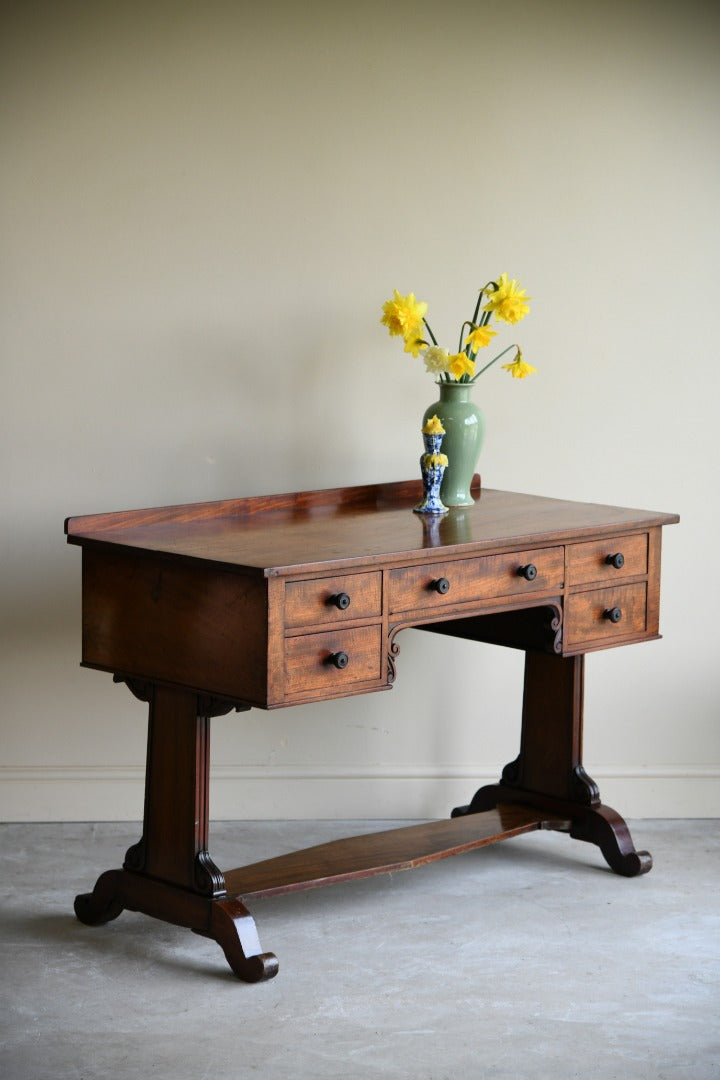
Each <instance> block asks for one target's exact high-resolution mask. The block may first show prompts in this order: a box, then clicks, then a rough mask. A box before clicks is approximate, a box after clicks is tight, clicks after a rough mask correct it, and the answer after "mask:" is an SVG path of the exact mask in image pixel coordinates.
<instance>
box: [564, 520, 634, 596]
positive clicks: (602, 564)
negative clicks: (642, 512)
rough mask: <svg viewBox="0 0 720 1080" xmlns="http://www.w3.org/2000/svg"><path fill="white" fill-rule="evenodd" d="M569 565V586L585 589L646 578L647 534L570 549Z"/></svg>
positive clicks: (571, 546) (609, 539)
mask: <svg viewBox="0 0 720 1080" xmlns="http://www.w3.org/2000/svg"><path fill="white" fill-rule="evenodd" d="M618 556H621V558H618ZM613 560H614V561H613ZM617 563H621V565H619V566H618V565H616V564H617ZM567 565H568V571H567V572H568V585H585V584H589V583H590V582H592V581H598V582H605V581H607V582H608V584H609V583H610V582H612V581H619V580H620V579H621V578H628V577H636V576H639V575H640V574H646V573H647V565H648V538H647V533H641V534H640V535H635V536H611V537H609V538H608V539H607V540H592V541H591V542H590V543H588V544H571V545H569V546H568V549H567Z"/></svg>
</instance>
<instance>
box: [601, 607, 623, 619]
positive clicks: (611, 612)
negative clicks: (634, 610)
mask: <svg viewBox="0 0 720 1080" xmlns="http://www.w3.org/2000/svg"><path fill="white" fill-rule="evenodd" d="M603 619H608V620H609V622H613V623H618V622H620V620H621V619H622V611H621V610H620V608H619V607H611V608H606V609H605V611H603Z"/></svg>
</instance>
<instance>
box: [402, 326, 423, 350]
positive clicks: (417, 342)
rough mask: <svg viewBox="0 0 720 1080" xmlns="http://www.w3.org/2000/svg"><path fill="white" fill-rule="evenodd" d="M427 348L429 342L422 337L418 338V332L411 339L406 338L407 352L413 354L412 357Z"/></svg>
mask: <svg viewBox="0 0 720 1080" xmlns="http://www.w3.org/2000/svg"><path fill="white" fill-rule="evenodd" d="M426 346H427V341H423V339H422V338H421V337H418V335H417V330H416V331H415V333H414V334H413V335H412V336H411V337H406V338H405V352H406V353H411V354H412V356H417V354H418V353H419V352H420V351H421V350H422V349H424V348H426Z"/></svg>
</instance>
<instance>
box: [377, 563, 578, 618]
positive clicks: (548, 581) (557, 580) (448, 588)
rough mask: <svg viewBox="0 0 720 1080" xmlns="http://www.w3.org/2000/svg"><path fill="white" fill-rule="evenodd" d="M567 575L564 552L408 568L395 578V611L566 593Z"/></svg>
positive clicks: (392, 586) (392, 596)
mask: <svg viewBox="0 0 720 1080" xmlns="http://www.w3.org/2000/svg"><path fill="white" fill-rule="evenodd" d="M523 569H524V570H525V572H526V574H527V577H524V576H523V574H522V571H523ZM564 573H565V556H564V548H562V547H553V548H541V549H540V550H534V551H513V552H510V554H508V555H485V556H482V557H480V558H477V559H456V560H455V561H452V562H442V563H424V564H423V565H422V566H404V567H402V568H399V569H397V570H393V571H391V573H390V586H389V588H390V611H391V612H393V613H396V612H399V611H413V610H415V609H416V608H421V609H422V610H423V611H432V610H435V609H437V610H442V609H443V608H444V607H450V606H451V605H455V604H459V603H463V602H464V601H469V600H490V599H492V598H494V597H498V596H514V595H515V594H523V593H533V592H538V591H539V590H547V589H556V588H557V589H561V588H562V585H563V577H564Z"/></svg>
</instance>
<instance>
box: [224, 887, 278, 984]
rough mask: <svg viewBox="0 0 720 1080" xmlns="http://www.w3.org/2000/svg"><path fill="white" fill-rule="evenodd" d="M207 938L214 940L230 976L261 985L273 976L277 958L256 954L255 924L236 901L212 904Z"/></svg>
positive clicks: (257, 940) (258, 944) (259, 946)
mask: <svg viewBox="0 0 720 1080" xmlns="http://www.w3.org/2000/svg"><path fill="white" fill-rule="evenodd" d="M208 936H209V937H212V938H214V939H215V941H217V943H218V945H219V946H220V948H221V949H222V951H223V952H224V953H225V959H226V960H227V962H228V964H229V965H230V968H231V969H232V972H233V974H235V975H237V977H238V978H239V979H242V980H243V982H249V983H255V982H264V981H266V980H267V979H273V978H274V977H275V976H276V975H277V973H278V966H279V965H278V959H277V957H276V956H275V954H274V953H264V952H260V949H261V945H260V939H259V938H258V933H257V929H256V927H255V921H254V919H253V917H252V915H251V914H250V912H249V911H248V909H247V908H246V907H245V905H244V904H243V903H242V902H241V901H240V900H216V901H214V902H213V904H212V909H211V915H210V927H209V931H208Z"/></svg>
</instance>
